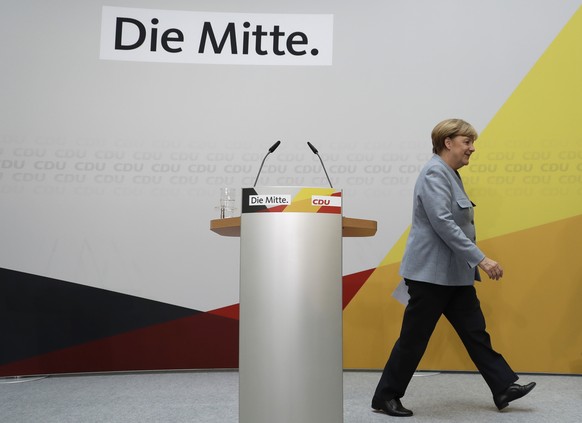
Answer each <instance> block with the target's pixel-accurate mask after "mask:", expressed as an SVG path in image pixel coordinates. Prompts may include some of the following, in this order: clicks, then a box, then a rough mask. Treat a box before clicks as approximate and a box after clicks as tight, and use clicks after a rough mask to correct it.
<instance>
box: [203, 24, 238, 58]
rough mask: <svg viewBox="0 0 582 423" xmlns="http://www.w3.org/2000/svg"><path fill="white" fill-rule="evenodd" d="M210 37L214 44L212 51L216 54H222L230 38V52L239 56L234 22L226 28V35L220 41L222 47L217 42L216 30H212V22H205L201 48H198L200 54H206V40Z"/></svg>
mask: <svg viewBox="0 0 582 423" xmlns="http://www.w3.org/2000/svg"><path fill="white" fill-rule="evenodd" d="M207 37H210V42H211V44H212V49H213V50H214V53H218V54H220V53H222V49H223V48H224V45H225V44H226V41H227V40H228V39H229V38H230V51H231V53H232V54H237V47H236V33H235V31H234V22H230V23H229V24H228V25H227V26H226V30H225V31H224V35H223V36H222V39H221V40H220V45H218V44H217V42H216V37H215V36H214V30H213V29H212V24H211V23H210V22H204V26H203V27H202V38H201V39H200V47H199V48H198V53H204V49H205V48H206V38H207Z"/></svg>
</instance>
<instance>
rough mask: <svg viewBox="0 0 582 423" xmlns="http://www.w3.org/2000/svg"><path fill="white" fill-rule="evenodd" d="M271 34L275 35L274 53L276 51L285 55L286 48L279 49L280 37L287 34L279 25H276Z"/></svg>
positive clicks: (279, 54)
mask: <svg viewBox="0 0 582 423" xmlns="http://www.w3.org/2000/svg"><path fill="white" fill-rule="evenodd" d="M269 35H270V36H271V37H273V53H275V54H276V55H277V56H283V55H284V54H285V50H280V49H279V39H280V38H281V37H282V36H283V35H285V33H284V32H281V31H279V25H275V27H274V28H273V32H271V33H270V34H269Z"/></svg>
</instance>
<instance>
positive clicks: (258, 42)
mask: <svg viewBox="0 0 582 423" xmlns="http://www.w3.org/2000/svg"><path fill="white" fill-rule="evenodd" d="M267 34H268V33H267V32H265V31H263V26H262V25H257V30H256V31H254V32H253V35H254V36H255V37H256V42H255V51H256V52H257V54H258V55H259V56H265V55H266V54H268V52H267V51H265V50H263V49H262V48H261V37H262V36H263V35H267Z"/></svg>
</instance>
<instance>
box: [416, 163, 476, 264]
mask: <svg viewBox="0 0 582 423" xmlns="http://www.w3.org/2000/svg"><path fill="white" fill-rule="evenodd" d="M418 195H419V200H420V201H421V202H422V204H423V208H424V211H425V213H426V216H427V218H428V221H429V223H430V225H431V226H432V229H433V230H434V232H435V233H436V234H437V235H438V236H439V237H440V238H441V239H442V240H443V242H444V243H445V244H446V245H447V246H448V247H449V248H450V249H451V251H452V252H453V254H454V255H455V256H456V257H458V258H460V259H462V260H464V261H465V262H466V263H467V264H468V266H469V267H471V268H473V267H476V266H477V265H478V264H479V263H480V262H481V260H483V258H484V257H485V254H483V252H481V250H480V249H479V248H478V247H477V246H476V245H475V242H474V241H473V240H471V239H469V237H467V235H466V234H465V233H464V232H463V230H462V229H461V228H460V227H459V225H458V224H457V223H456V222H455V220H454V217H453V212H452V210H451V207H452V206H451V205H452V204H453V187H452V182H451V180H450V179H449V177H448V176H447V174H446V170H445V169H442V168H440V167H439V166H433V167H431V168H430V169H428V170H427V172H426V174H425V180H424V183H423V184H422V187H421V189H420V190H419V193H418Z"/></svg>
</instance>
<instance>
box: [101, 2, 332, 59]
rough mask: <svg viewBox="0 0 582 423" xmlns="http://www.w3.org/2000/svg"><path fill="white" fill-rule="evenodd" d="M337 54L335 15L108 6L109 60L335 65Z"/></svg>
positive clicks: (105, 36) (105, 37) (105, 40)
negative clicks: (334, 37) (334, 35)
mask: <svg viewBox="0 0 582 423" xmlns="http://www.w3.org/2000/svg"><path fill="white" fill-rule="evenodd" d="M332 50H333V15H296V14H263V13H261V14H259V13H252V14H251V13H213V12H193V11H176V10H154V9H134V8H125V7H110V6H104V7H103V13H102V20H101V54H100V57H101V59H104V60H128V61H141V62H170V63H207V64H235V65H300V66H307V65H311V66H313V65H316V66H330V65H331V64H332V53H333V51H332Z"/></svg>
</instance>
